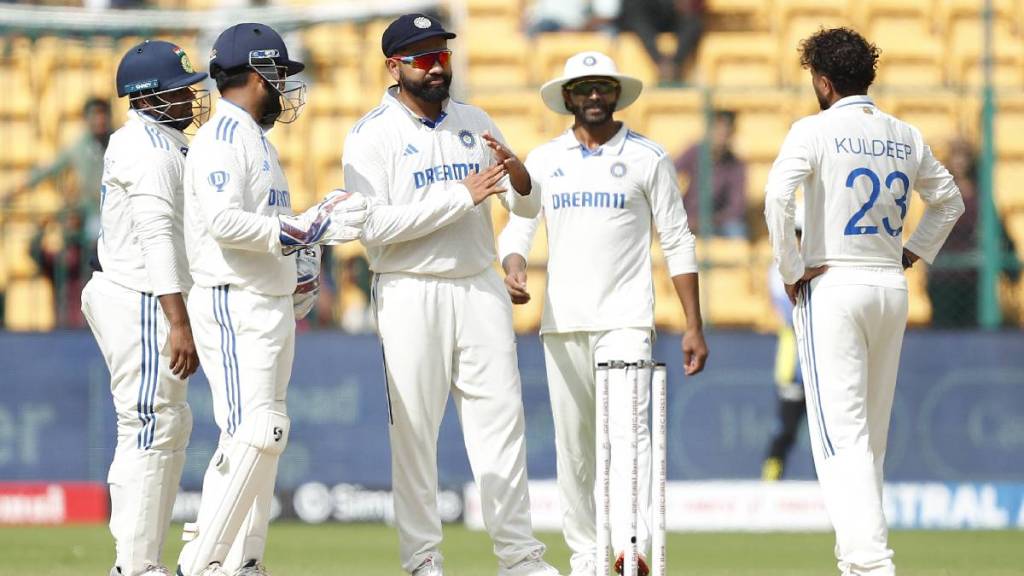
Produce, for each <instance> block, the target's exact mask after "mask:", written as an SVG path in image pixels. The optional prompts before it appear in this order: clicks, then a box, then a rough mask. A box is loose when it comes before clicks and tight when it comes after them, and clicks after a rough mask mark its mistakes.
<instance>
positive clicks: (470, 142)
mask: <svg viewBox="0 0 1024 576" xmlns="http://www.w3.org/2000/svg"><path fill="white" fill-rule="evenodd" d="M459 142H462V145H463V146H465V147H466V148H472V147H473V146H474V145H475V144H476V138H475V137H474V136H473V133H472V132H470V131H469V130H463V131H461V132H459Z"/></svg>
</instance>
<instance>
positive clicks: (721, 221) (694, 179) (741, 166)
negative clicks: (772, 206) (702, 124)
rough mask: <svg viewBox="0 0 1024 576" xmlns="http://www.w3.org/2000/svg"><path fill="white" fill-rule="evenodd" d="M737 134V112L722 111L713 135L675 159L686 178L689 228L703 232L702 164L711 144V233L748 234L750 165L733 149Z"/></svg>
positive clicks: (716, 113) (713, 129)
mask: <svg viewBox="0 0 1024 576" xmlns="http://www.w3.org/2000/svg"><path fill="white" fill-rule="evenodd" d="M735 133H736V113H735V112H732V111H730V110H719V111H716V112H715V114H714V120H713V121H712V124H711V134H710V138H704V139H703V140H702V141H700V142H698V143H696V144H694V145H692V146H690V148H689V149H687V150H686V151H685V152H683V153H682V155H680V156H679V157H678V158H676V161H675V164H676V171H677V172H679V173H680V174H682V175H684V176H685V177H686V179H687V184H686V189H685V190H684V191H683V206H685V207H686V215H687V218H688V219H689V223H690V229H691V230H693V232H694V233H695V234H697V233H699V232H700V225H701V216H700V202H701V192H700V164H701V151H702V149H703V148H704V146H707V145H708V144H709V142H708V141H709V140H710V147H711V148H710V157H711V206H712V208H711V217H712V223H713V225H714V228H713V230H711V231H710V232H711V233H712V234H714V235H716V236H729V237H737V238H745V237H746V236H747V221H746V217H747V165H746V163H745V162H744V161H743V160H741V159H740V158H738V157H737V156H736V154H735V153H734V152H733V149H732V140H733V136H734V135H735Z"/></svg>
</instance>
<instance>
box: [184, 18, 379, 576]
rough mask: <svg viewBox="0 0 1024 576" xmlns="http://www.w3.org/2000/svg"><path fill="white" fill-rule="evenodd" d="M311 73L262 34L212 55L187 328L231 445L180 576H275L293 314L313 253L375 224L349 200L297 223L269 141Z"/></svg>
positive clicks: (328, 203)
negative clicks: (273, 542)
mask: <svg viewBox="0 0 1024 576" xmlns="http://www.w3.org/2000/svg"><path fill="white" fill-rule="evenodd" d="M302 69H303V65H302V64H301V63H299V62H295V61H293V60H290V59H289V58H288V49H287V48H286V47H285V44H284V42H283V41H282V40H281V37H280V36H279V35H278V33H277V32H276V31H274V30H273V29H271V28H270V27H268V26H265V25H263V24H252V23H245V24H238V25H235V26H232V27H231V28H228V29H227V30H225V31H224V32H222V33H221V34H220V36H219V37H218V38H217V40H216V42H215V43H214V45H213V51H212V52H211V58H210V75H211V76H212V77H213V79H214V80H215V81H216V83H217V90H218V91H219V92H220V94H221V99H220V101H219V103H218V105H217V112H216V114H215V115H214V116H213V118H212V119H211V120H210V122H209V123H207V124H206V125H205V126H204V127H203V128H202V129H200V130H199V132H198V133H197V134H196V136H195V139H194V141H193V147H192V153H191V154H190V155H189V159H188V161H187V162H186V164H185V242H186V247H187V249H188V259H189V267H190V269H191V271H192V277H193V279H194V280H195V288H193V291H192V294H191V296H190V298H189V301H188V307H189V315H190V317H191V318H192V324H193V328H194V330H195V339H196V347H197V349H198V352H199V357H200V359H201V360H202V362H203V365H204V366H206V374H207V377H208V378H209V381H210V389H211V392H212V395H213V409H214V417H215V419H216V421H217V426H218V427H219V428H220V430H221V436H220V442H219V444H218V446H217V450H216V452H215V453H214V456H213V458H212V460H211V461H210V465H209V467H208V468H207V470H206V476H205V478H204V480H203V494H202V499H201V502H200V506H199V516H198V519H197V521H196V523H194V524H186V526H185V533H184V539H185V540H186V544H185V547H184V548H183V549H182V551H181V556H180V557H179V559H178V564H179V566H178V573H179V575H181V576H195V575H197V574H201V575H221V574H235V575H237V576H242V575H262V574H265V573H266V572H265V569H264V568H263V565H262V559H263V551H264V546H265V544H266V537H267V525H268V523H269V522H270V504H271V501H272V499H273V494H274V481H275V477H276V475H277V464H278V459H279V457H280V455H281V453H282V451H283V450H284V448H285V445H286V444H287V442H288V430H289V419H288V415H287V410H286V407H285V395H286V392H287V389H288V380H289V377H290V375H291V368H292V359H293V355H294V347H295V318H296V309H300V308H301V309H305V308H307V307H308V302H307V300H308V298H307V297H306V294H305V292H304V290H303V289H302V288H301V287H299V286H298V284H299V282H298V280H299V276H300V269H301V271H302V276H303V278H302V284H304V285H305V284H308V283H309V282H310V279H309V278H308V276H309V275H310V273H317V274H318V272H319V259H318V256H319V254H318V253H317V252H316V250H315V249H314V250H312V252H313V253H312V254H307V253H308V252H310V250H309V249H308V247H309V246H316V245H318V244H320V243H323V242H327V241H330V242H337V241H343V240H351V239H354V238H356V237H357V236H358V229H359V227H360V226H361V222H362V220H363V219H365V201H362V205H360V202H359V201H360V198H359V197H358V196H349V195H345V194H335V195H332V196H331V197H329V198H328V199H327V200H325V201H324V202H321V203H320V204H318V205H316V206H313V207H312V208H310V209H309V210H308V211H306V212H305V213H304V214H302V215H299V216H293V215H292V208H291V198H290V195H289V193H288V182H287V180H286V179H285V175H284V172H283V171H282V169H281V165H280V162H279V160H278V155H277V150H276V149H275V148H274V146H273V145H272V144H271V143H270V142H269V141H268V140H267V138H266V132H267V131H268V130H270V129H271V128H272V127H273V126H274V125H275V123H277V122H283V123H287V122H291V121H293V120H294V119H295V118H296V117H297V116H298V114H299V112H300V110H301V108H302V106H303V104H304V99H305V85H304V84H303V83H302V82H299V81H295V80H289V79H287V78H288V77H290V76H292V75H294V74H297V73H298V72H300V71H302ZM335 208H337V209H335ZM296 251H298V254H299V255H296V254H295V252H296ZM307 258H314V259H315V261H314V262H312V263H310V262H308V261H304V259H307ZM310 264H312V265H310ZM297 288H298V289H297ZM232 546H233V548H232ZM229 551H230V554H229Z"/></svg>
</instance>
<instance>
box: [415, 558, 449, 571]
mask: <svg viewBox="0 0 1024 576" xmlns="http://www.w3.org/2000/svg"><path fill="white" fill-rule="evenodd" d="M412 576H444V570H441V561H440V560H439V559H437V558H434V557H433V556H428V557H427V559H426V560H424V561H423V562H422V563H421V564H420V565H419V566H417V567H416V569H415V570H413V571H412Z"/></svg>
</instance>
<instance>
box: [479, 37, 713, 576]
mask: <svg viewBox="0 0 1024 576" xmlns="http://www.w3.org/2000/svg"><path fill="white" fill-rule="evenodd" d="M642 88H643V85H642V83H641V82H640V80H637V79H636V78H633V77H631V76H627V75H624V74H620V73H619V72H618V69H617V67H616V66H615V63H614V62H613V61H612V59H611V58H609V57H608V56H606V55H604V54H602V53H600V52H581V53H579V54H576V55H574V56H572V57H571V58H569V59H568V60H567V61H566V63H565V70H564V74H563V75H562V76H561V77H560V78H556V79H554V80H551V81H550V82H548V83H546V84H544V86H543V87H542V88H541V97H542V99H543V100H544V103H545V104H546V105H547V107H548V108H550V109H551V110H553V111H554V112H555V113H557V114H565V115H572V116H573V117H574V123H573V125H572V127H570V128H569V129H568V130H566V131H565V132H564V133H563V134H562V135H561V136H559V137H557V138H555V139H554V140H552V141H550V142H548V143H547V144H544V145H542V146H540V147H539V148H537V149H535V150H533V151H532V152H531V153H530V155H529V156H528V157H527V159H526V167H527V169H528V170H529V171H530V174H532V175H533V177H534V189H533V192H532V193H533V194H538V193H539V194H540V199H541V201H542V205H543V207H542V212H543V218H544V222H545V226H546V227H547V233H548V279H547V291H546V294H545V301H544V314H543V319H542V322H541V329H540V330H541V336H542V338H543V341H544V363H545V366H546V367H547V377H548V389H549V390H550V394H551V410H552V415H553V417H554V424H555V446H556V449H557V474H558V489H559V495H560V498H561V503H562V512H563V516H564V517H563V531H564V533H565V541H566V543H567V544H568V545H569V548H570V549H571V550H572V559H571V564H572V574H573V576H594V573H595V569H596V555H595V554H598V553H601V551H599V550H597V533H596V526H595V511H594V479H595V478H594V476H595V473H596V470H597V464H596V460H595V458H596V456H595V451H594V445H595V444H594V442H595V422H594V420H595V405H594V396H595V394H594V377H595V376H594V369H595V365H596V364H597V363H600V362H608V361H611V360H625V361H628V362H634V361H638V360H651V348H652V345H653V341H654V288H653V282H652V279H651V225H652V224H653V225H654V227H655V228H656V229H657V232H658V237H659V239H660V242H661V246H662V249H663V251H664V253H665V261H666V264H667V266H668V270H669V274H670V275H671V276H672V282H673V284H674V285H675V289H676V293H677V294H678V296H679V300H680V302H681V303H682V305H683V309H684V311H685V312H686V319H687V329H686V333H685V335H684V336H683V339H682V351H683V363H684V369H685V371H686V374H688V375H692V374H696V373H698V372H700V371H701V370H702V369H703V367H704V362H705V359H706V357H707V353H708V352H707V346H706V344H705V342H704V333H703V328H702V320H701V313H700V300H699V298H698V292H697V288H698V283H697V258H696V254H695V250H694V244H695V241H694V237H693V234H691V233H690V229H689V227H688V226H687V222H686V211H685V210H684V209H683V203H682V195H681V194H680V192H679V185H678V182H677V180H676V173H675V168H674V167H673V165H672V159H671V158H669V157H668V156H667V155H666V154H665V152H664V150H662V149H661V147H660V146H658V145H657V144H655V143H654V142H652V141H650V140H648V139H647V138H644V137H643V136H641V135H639V134H637V133H636V132H633V131H632V130H630V129H629V127H628V126H626V125H625V124H624V123H623V122H620V121H616V120H615V118H614V113H615V111H616V110H621V109H624V108H626V107H627V106H629V105H630V104H632V103H633V102H635V101H636V99H637V98H638V97H639V96H640V92H641V90H642ZM539 223H540V216H537V217H533V218H524V217H519V216H513V217H512V218H511V220H510V222H509V224H508V226H506V228H505V229H504V230H503V231H502V233H501V236H500V238H499V242H498V246H499V253H500V255H501V259H502V266H503V267H504V269H505V274H506V276H505V284H506V286H507V288H508V291H509V294H510V296H511V298H512V301H513V302H515V303H519V304H522V303H525V302H526V301H528V300H529V299H530V294H529V293H528V292H527V290H526V255H527V254H528V253H529V251H530V243H531V240H532V238H533V234H534V232H535V231H536V229H537V226H539ZM649 396H650V394H649V390H648V389H647V387H645V386H642V387H641V390H640V398H639V402H640V410H643V411H645V412H644V413H646V410H647V405H648V403H649V401H650V397H649ZM630 404H631V394H630V391H629V390H628V389H626V388H623V387H614V386H613V387H611V389H610V390H609V405H611V406H628V405H630ZM631 422H632V420H631V415H630V413H629V411H628V410H611V411H610V413H609V428H610V439H611V442H612V451H611V453H612V461H611V477H610V493H611V494H612V498H611V500H610V501H611V510H610V519H611V532H612V534H611V540H612V547H613V548H614V551H615V554H616V557H617V561H616V569H617V570H618V571H619V572H620V573H621V571H622V568H623V567H622V558H623V551H625V550H626V549H628V548H629V546H630V537H631V534H630V533H629V532H630V531H629V527H630V514H631V513H632V511H631V508H630V501H629V498H628V497H619V496H620V495H626V494H629V486H630V477H631V472H632V456H631V453H630V449H629V443H630V430H631ZM639 435H640V441H639V447H638V450H639V467H640V479H639V485H640V504H639V515H640V518H639V521H638V524H637V528H638V533H637V548H638V549H639V550H640V551H641V558H640V565H639V570H640V571H639V573H641V574H646V573H647V566H646V561H645V560H644V552H643V551H644V550H646V549H647V546H648V544H649V541H650V528H651V527H650V526H649V525H648V523H649V520H650V517H651V514H650V511H651V491H650V486H651V482H650V478H651V435H650V429H649V428H648V426H647V419H646V418H642V419H641V423H640V431H639ZM605 553H607V552H605Z"/></svg>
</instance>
